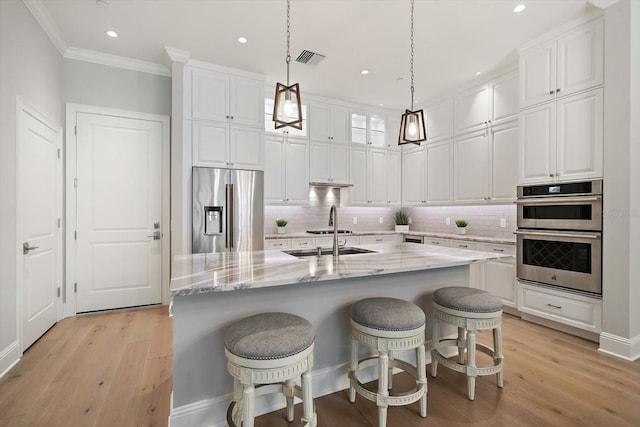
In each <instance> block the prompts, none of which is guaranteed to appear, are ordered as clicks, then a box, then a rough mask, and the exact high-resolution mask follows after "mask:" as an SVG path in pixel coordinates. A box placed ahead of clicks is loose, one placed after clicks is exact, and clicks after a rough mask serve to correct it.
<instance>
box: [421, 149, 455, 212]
mask: <svg viewBox="0 0 640 427" xmlns="http://www.w3.org/2000/svg"><path fill="white" fill-rule="evenodd" d="M425 149H426V156H427V171H426V174H427V176H426V181H427V183H426V185H427V187H426V193H427V194H426V196H427V203H429V204H449V203H451V202H453V142H452V140H450V139H449V140H446V141H442V142H439V143H435V144H428V145H427V146H426V148H425Z"/></svg>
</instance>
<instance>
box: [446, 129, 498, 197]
mask: <svg viewBox="0 0 640 427" xmlns="http://www.w3.org/2000/svg"><path fill="white" fill-rule="evenodd" d="M454 151H455V153H454V161H455V168H454V171H455V179H454V184H455V190H454V197H455V201H456V202H463V203H468V202H483V201H484V200H486V198H487V197H488V195H489V177H490V170H489V168H490V167H491V163H490V160H491V159H490V157H489V155H490V154H489V153H490V152H491V151H490V150H489V138H488V136H487V133H486V132H475V133H472V134H469V135H466V136H464V137H462V138H458V139H456V140H455V141H454Z"/></svg>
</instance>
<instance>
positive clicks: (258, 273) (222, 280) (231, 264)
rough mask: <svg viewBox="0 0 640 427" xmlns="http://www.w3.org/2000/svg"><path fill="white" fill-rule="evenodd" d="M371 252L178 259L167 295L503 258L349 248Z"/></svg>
mask: <svg viewBox="0 0 640 427" xmlns="http://www.w3.org/2000/svg"><path fill="white" fill-rule="evenodd" d="M354 247H357V248H361V249H368V250H371V251H375V252H374V253H364V254H356V255H341V256H340V257H339V258H338V259H336V260H334V259H333V256H332V255H325V256H322V257H308V258H297V257H294V256H293V255H289V254H286V253H284V252H280V251H273V250H270V251H255V252H224V253H210V254H191V255H180V256H177V257H176V258H175V259H174V262H173V268H172V271H173V278H172V279H171V287H170V291H171V295H172V296H174V297H175V296H187V295H195V294H204V293H210V292H221V291H236V290H242V289H251V288H263V287H272V286H281V285H302V284H305V283H309V282H317V281H323V280H336V279H344V278H350V277H362V276H371V275H380V274H391V273H402V272H408V271H419V270H429V269H435V268H446V267H454V266H461V265H467V264H471V263H475V262H482V261H487V260H495V259H498V258H504V257H507V256H505V255H500V254H496V253H489V252H478V251H471V250H466V249H456V248H447V247H440V246H435V245H416V244H414V243H404V242H402V243H382V244H372V245H354Z"/></svg>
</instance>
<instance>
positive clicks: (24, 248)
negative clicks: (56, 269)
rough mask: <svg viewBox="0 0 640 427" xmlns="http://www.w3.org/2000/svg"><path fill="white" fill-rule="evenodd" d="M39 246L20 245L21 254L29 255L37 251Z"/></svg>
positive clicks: (27, 243) (25, 243) (26, 243)
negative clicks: (30, 252)
mask: <svg viewBox="0 0 640 427" xmlns="http://www.w3.org/2000/svg"><path fill="white" fill-rule="evenodd" d="M39 247H40V246H29V242H24V243H23V244H22V254H23V255H26V254H28V253H29V251H32V250H34V249H38V248H39Z"/></svg>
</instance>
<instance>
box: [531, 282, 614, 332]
mask: <svg viewBox="0 0 640 427" xmlns="http://www.w3.org/2000/svg"><path fill="white" fill-rule="evenodd" d="M520 296H521V298H519V301H520V304H519V305H520V307H519V309H520V311H522V312H524V313H529V314H533V315H536V316H540V317H544V318H546V319H550V320H554V321H556V322H560V323H564V324H567V325H571V326H574V327H576V328H581V329H586V330H590V331H593V332H600V329H601V322H602V301H601V300H599V299H594V298H589V297H585V296H581V295H575V294H569V293H566V292H561V291H556V290H554V289H547V288H542V287H540V288H539V287H535V286H529V285H525V284H522V283H521V284H520Z"/></svg>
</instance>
